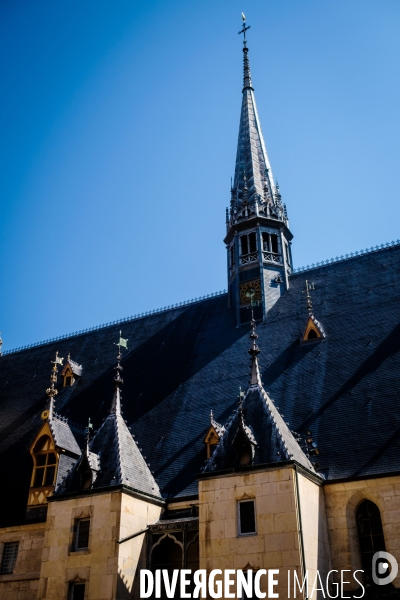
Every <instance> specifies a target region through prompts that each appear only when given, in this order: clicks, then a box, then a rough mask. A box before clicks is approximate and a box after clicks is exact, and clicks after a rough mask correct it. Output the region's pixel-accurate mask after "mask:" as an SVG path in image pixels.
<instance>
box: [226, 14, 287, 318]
mask: <svg viewBox="0 0 400 600" xmlns="http://www.w3.org/2000/svg"><path fill="white" fill-rule="evenodd" d="M242 19H243V29H242V30H241V31H240V32H239V34H243V37H244V41H243V90H242V109H241V113H240V124H239V138H238V146H237V154H236V165H235V178H234V181H233V184H232V186H231V202H230V209H227V210H226V229H227V233H226V237H225V239H224V242H225V244H226V248H227V258H228V288H229V303H230V306H231V307H232V308H234V309H235V311H236V321H237V324H238V325H240V324H241V323H246V322H249V321H250V320H251V311H250V310H249V307H250V306H251V305H252V304H253V309H254V317H255V318H256V319H257V320H261V319H264V318H265V316H266V315H267V313H268V311H269V310H270V309H271V308H272V306H273V305H274V304H275V302H276V301H277V300H278V299H279V297H280V296H281V295H282V294H283V292H284V291H285V290H287V289H288V288H289V275H290V272H291V269H292V255H291V240H292V238H293V235H292V234H291V232H290V230H289V220H288V215H287V210H286V205H284V204H282V198H281V194H280V191H279V186H278V184H277V183H275V182H274V177H273V174H272V169H271V165H270V163H269V159H268V155H267V151H266V148H265V143H264V138H263V135H262V132H261V125H260V120H259V117H258V113H257V107H256V101H255V97H254V89H253V85H252V81H251V73H250V62H249V56H248V53H249V50H248V47H247V40H246V31H247V30H248V29H249V28H250V26H247V25H246V20H245V16H244V15H243V14H242Z"/></svg>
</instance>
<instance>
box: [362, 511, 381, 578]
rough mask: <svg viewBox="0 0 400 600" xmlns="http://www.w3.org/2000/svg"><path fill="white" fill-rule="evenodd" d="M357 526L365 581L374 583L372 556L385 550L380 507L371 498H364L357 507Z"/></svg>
mask: <svg viewBox="0 0 400 600" xmlns="http://www.w3.org/2000/svg"><path fill="white" fill-rule="evenodd" d="M357 528H358V539H359V542H360V552H361V562H362V565H363V570H364V575H365V583H367V584H368V583H369V584H371V583H372V557H373V555H374V554H375V552H380V551H381V550H383V551H385V550H386V548H385V539H384V537H383V529H382V521H381V515H380V512H379V508H378V507H377V506H376V504H374V503H373V502H371V500H363V501H362V502H361V504H360V505H359V507H358V508H357Z"/></svg>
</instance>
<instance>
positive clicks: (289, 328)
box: [0, 246, 400, 521]
mask: <svg viewBox="0 0 400 600" xmlns="http://www.w3.org/2000/svg"><path fill="white" fill-rule="evenodd" d="M306 278H307V279H308V280H309V281H312V282H314V283H315V291H314V292H313V308H314V314H315V317H316V319H318V320H319V321H320V322H321V323H323V325H324V330H325V333H326V339H324V340H322V341H316V342H315V343H307V344H300V338H301V336H302V334H303V331H304V327H305V324H306V322H307V318H308V314H307V309H306V307H305V304H304V294H302V290H303V289H304V285H305V279H306ZM120 327H121V325H120V324H117V325H114V326H111V327H106V328H104V329H100V330H95V331H91V332H87V333H84V334H82V335H79V336H76V337H73V338H69V339H68V338H66V339H63V340H60V341H57V342H54V343H50V344H47V345H43V346H38V347H34V348H31V349H27V350H24V351H21V352H18V353H15V354H7V355H4V356H2V357H1V358H0V423H1V425H0V466H1V469H2V471H1V473H2V484H3V485H4V486H5V487H6V488H7V486H9V487H10V489H13V491H14V493H13V494H12V495H7V497H6V498H5V499H4V500H5V503H7V502H8V504H7V505H6V506H5V507H4V510H3V514H2V518H3V520H6V519H7V521H9V520H12V519H14V520H18V519H20V520H22V518H23V515H24V511H25V502H26V500H25V499H26V498H27V494H28V486H29V480H30V475H31V468H32V464H31V459H30V456H29V454H28V452H27V447H28V445H29V443H30V442H31V440H32V439H33V437H34V435H35V433H36V432H37V430H38V428H39V426H40V413H41V411H42V410H43V408H44V407H45V404H46V396H45V393H44V388H45V385H46V383H47V379H48V360H49V358H52V357H53V356H54V352H55V350H58V351H59V352H60V353H61V354H64V353H67V352H71V355H72V356H74V358H76V360H77V361H78V362H79V364H82V367H83V370H82V377H81V378H80V379H79V381H77V382H76V383H75V384H74V385H73V386H72V387H70V388H69V387H68V388H60V389H59V394H58V396H57V405H56V410H57V412H60V413H61V414H63V415H65V416H67V417H69V418H70V419H72V420H74V421H77V422H79V423H82V424H84V423H86V422H87V419H88V417H89V416H90V417H91V418H92V420H93V421H94V424H95V427H97V428H98V427H100V425H101V422H102V420H103V419H104V418H105V417H106V416H107V414H108V411H109V399H110V396H111V394H112V389H113V384H112V373H113V366H114V363H115V356H114V350H113V347H112V346H111V345H110V340H112V339H116V337H117V335H118V331H119V329H120ZM122 328H123V333H122V335H123V336H124V337H126V338H128V339H129V343H130V349H129V352H128V354H127V355H126V356H125V358H124V359H123V360H122V365H123V367H124V397H125V398H126V401H125V403H124V408H123V411H124V418H125V419H126V420H127V422H128V425H129V426H130V427H131V429H132V431H133V433H134V434H135V435H136V438H135V439H136V440H137V441H138V444H139V446H140V447H141V448H143V455H144V456H146V457H147V461H148V462H149V463H150V464H151V469H152V470H154V471H155V478H156V480H157V483H158V485H159V487H160V491H161V494H162V496H164V497H174V496H175V497H176V496H181V497H182V496H186V495H190V494H196V493H197V479H196V477H197V474H198V473H199V472H200V470H201V468H202V467H204V465H205V460H206V449H205V447H204V443H203V440H204V436H205V433H206V431H207V429H208V427H209V414H210V410H211V409H213V411H214V416H215V419H216V421H218V422H219V423H226V422H227V421H228V420H229V417H230V415H232V413H233V412H234V410H235V409H236V400H235V398H236V395H237V389H238V386H240V385H241V386H242V387H243V386H245V385H246V383H247V374H248V356H247V347H248V329H247V326H245V327H240V328H236V326H235V319H234V315H233V314H232V311H231V310H230V309H229V308H228V307H227V297H226V296H219V297H215V298H210V299H207V300H204V301H201V302H198V303H195V304H193V305H190V306H184V307H181V308H176V309H172V310H170V311H167V312H165V313H160V314H155V315H151V316H147V317H143V318H141V319H136V320H132V321H129V322H126V323H125V324H123V325H122ZM257 333H258V335H259V345H260V347H261V348H262V350H263V352H262V355H261V360H260V370H261V376H262V380H263V382H264V388H265V390H266V391H267V392H268V394H269V396H270V398H271V399H272V400H273V401H274V403H275V405H276V406H277V408H278V410H279V412H280V413H281V414H283V415H284V420H285V422H289V424H290V425H289V427H290V429H291V430H295V431H297V432H299V434H300V435H301V436H302V437H305V436H306V431H307V430H311V431H312V437H313V440H315V442H316V443H317V445H318V449H319V455H318V457H316V458H313V459H312V462H313V464H314V466H315V468H316V470H317V471H320V472H322V474H323V475H324V476H325V477H326V478H327V479H328V480H330V481H334V480H339V479H343V478H356V477H359V478H361V477H368V476H374V475H382V474H386V473H394V472H399V471H400V403H399V399H398V396H399V384H400V352H399V350H400V247H399V246H396V247H392V248H387V249H384V250H380V251H377V252H373V253H371V254H367V255H363V256H358V257H356V258H352V259H349V260H345V261H343V262H337V263H333V264H329V265H326V266H322V267H319V268H315V269H312V270H309V271H307V272H306V273H304V272H303V273H299V274H295V275H292V276H291V278H290V289H289V290H288V292H286V293H285V294H284V295H283V296H282V297H281V298H280V299H279V300H278V301H277V303H276V304H275V306H274V307H273V309H272V310H271V311H270V312H269V314H268V318H267V320H266V321H265V322H263V323H260V324H258V326H257ZM315 463H317V464H315Z"/></svg>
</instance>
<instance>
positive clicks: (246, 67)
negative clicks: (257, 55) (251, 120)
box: [239, 13, 253, 91]
mask: <svg viewBox="0 0 400 600" xmlns="http://www.w3.org/2000/svg"><path fill="white" fill-rule="evenodd" d="M242 21H243V28H242V30H241V31H239V35H241V34H242V33H243V91H244V90H252V89H253V87H252V84H251V73H250V62H249V57H248V56H247V53H248V51H249V49H248V47H247V40H246V31H247V30H248V29H250V25H246V17H245V16H244V14H243V13H242Z"/></svg>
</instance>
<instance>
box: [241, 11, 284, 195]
mask: <svg viewBox="0 0 400 600" xmlns="http://www.w3.org/2000/svg"><path fill="white" fill-rule="evenodd" d="M242 19H243V22H244V24H243V29H242V30H241V31H239V33H240V34H243V35H244V40H243V90H242V94H243V98H242V111H241V115H240V125H239V139H238V148H237V155H236V167H235V180H234V186H233V187H234V189H235V190H238V200H239V204H240V202H242V201H243V200H244V198H243V188H244V171H245V174H246V178H247V186H248V198H247V200H248V202H249V204H252V203H253V201H254V200H256V199H257V198H258V197H259V196H261V198H263V196H264V182H265V181H266V184H267V187H268V193H269V195H270V197H271V198H272V197H273V195H274V185H273V176H272V171H271V165H270V163H269V160H268V155H267V151H266V149H265V143H264V138H263V135H262V132H261V125H260V120H259V118H258V113H257V107H256V101H255V98H254V88H253V84H252V80H251V71H250V61H249V49H248V47H247V40H246V31H247V30H248V29H250V26H247V25H246V21H245V17H243V16H242ZM266 169H267V170H268V177H267V178H265V170H266Z"/></svg>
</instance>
